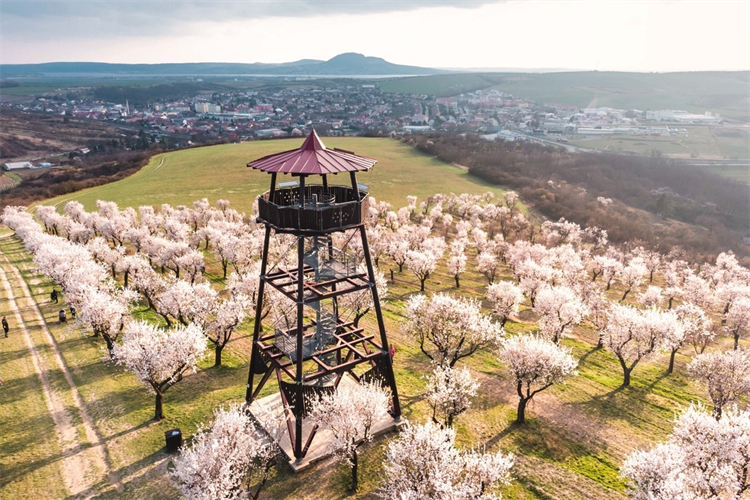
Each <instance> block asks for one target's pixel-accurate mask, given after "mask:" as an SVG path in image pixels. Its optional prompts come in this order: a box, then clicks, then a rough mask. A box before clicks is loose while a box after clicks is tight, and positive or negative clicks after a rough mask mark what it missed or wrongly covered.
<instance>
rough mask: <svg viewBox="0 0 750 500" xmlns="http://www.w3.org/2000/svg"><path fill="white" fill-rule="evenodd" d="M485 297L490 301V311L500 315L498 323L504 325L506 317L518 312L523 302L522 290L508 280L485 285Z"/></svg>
mask: <svg viewBox="0 0 750 500" xmlns="http://www.w3.org/2000/svg"><path fill="white" fill-rule="evenodd" d="M487 299H489V301H490V302H492V312H493V313H495V314H496V315H497V316H498V317H500V325H501V326H505V322H506V321H508V318H510V317H511V316H513V315H515V314H518V308H519V306H520V305H521V302H523V292H522V291H521V288H520V287H519V286H517V285H515V284H514V283H511V282H510V281H501V282H499V283H492V284H491V285H490V286H488V287H487Z"/></svg>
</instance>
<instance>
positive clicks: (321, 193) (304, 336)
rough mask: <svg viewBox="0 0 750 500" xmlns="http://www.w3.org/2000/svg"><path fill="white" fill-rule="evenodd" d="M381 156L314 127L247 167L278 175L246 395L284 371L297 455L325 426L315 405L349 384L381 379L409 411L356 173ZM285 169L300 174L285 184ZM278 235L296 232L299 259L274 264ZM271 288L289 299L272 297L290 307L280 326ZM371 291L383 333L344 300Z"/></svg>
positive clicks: (269, 200) (261, 207) (265, 198)
mask: <svg viewBox="0 0 750 500" xmlns="http://www.w3.org/2000/svg"><path fill="white" fill-rule="evenodd" d="M375 163H376V160H373V159H370V158H364V157H361V156H357V155H355V154H354V153H351V152H349V151H343V150H339V149H328V148H326V147H325V146H324V145H323V143H322V142H321V140H320V138H319V137H318V135H317V134H316V133H315V131H314V130H313V131H312V132H311V133H310V135H309V136H308V137H307V139H306V140H305V142H304V144H302V146H301V147H300V148H299V149H294V150H291V151H285V152H283V153H278V154H274V155H270V156H266V157H264V158H260V159H259V160H255V161H252V162H250V163H248V164H247V166H248V167H252V168H254V169H257V170H261V171H263V172H268V173H270V174H271V188H270V190H269V191H267V192H265V193H263V194H262V195H260V196H259V197H258V222H259V223H262V224H265V226H266V231H265V239H264V242H263V254H262V262H261V270H260V284H259V289H258V294H257V297H258V300H257V306H256V312H255V330H254V331H253V349H252V354H251V359H250V369H249V374H248V381H247V394H246V398H245V399H246V402H247V405H248V407H250V406H251V405H252V403H253V402H254V401H255V400H256V399H257V398H258V395H259V394H260V392H261V390H262V389H263V387H264V386H265V384H266V383H267V382H268V380H269V379H270V378H271V376H273V375H275V376H276V381H277V383H278V386H279V395H280V398H281V401H280V403H281V405H282V407H283V409H284V410H283V411H284V412H285V416H286V421H287V428H288V432H289V439H290V440H289V444H290V448H291V451H292V452H293V455H294V458H295V460H296V461H297V462H300V461H301V460H302V459H303V458H304V457H305V456H306V455H307V453H308V451H309V450H310V446H311V444H312V443H313V441H314V439H315V436H316V433H317V430H318V429H317V428H315V427H314V426H311V425H309V424H307V425H303V424H304V421H305V418H306V415H307V412H308V411H309V409H310V403H311V402H312V401H313V400H314V398H316V397H317V396H318V395H319V394H321V393H323V392H327V391H334V390H335V389H336V387H338V385H339V384H340V383H342V382H345V383H358V382H362V381H372V380H378V381H380V382H381V383H382V385H383V386H384V387H388V388H389V389H390V391H391V396H392V406H391V416H392V417H393V419H394V421H395V420H397V419H398V418H399V417H400V415H401V407H400V405H399V400H398V392H397V390H396V381H395V378H394V375H393V366H392V364H391V357H390V354H389V345H388V338H387V337H386V332H385V325H384V323H383V314H382V312H381V309H380V302H379V299H378V290H377V288H376V286H375V270H374V269H373V265H372V259H371V258H370V251H369V247H368V244H367V234H366V231H365V221H366V217H367V213H368V210H367V201H368V195H367V192H366V187H364V186H362V185H360V184H358V183H357V172H364V171H368V170H369V169H371V168H372V167H373V165H375ZM278 174H289V175H290V176H292V177H293V178H296V180H292V181H291V182H283V183H277V178H278ZM338 174H343V176H344V177H345V182H344V183H343V184H344V185H338V184H336V185H334V184H331V183H329V181H330V180H331V176H332V175H338ZM347 174H348V175H347ZM345 231H348V232H349V233H350V234H351V233H353V235H352V237H354V238H361V243H362V245H361V248H362V250H363V254H364V263H365V266H366V272H363V269H364V268H362V267H361V266H358V265H357V264H358V263H357V262H356V259H355V258H352V257H350V256H348V255H347V254H346V252H343V251H341V250H340V249H337V248H335V247H334V244H333V239H332V235H333V233H337V232H345ZM272 233H273V234H274V235H276V234H288V235H292V236H293V237H295V238H296V264H292V265H285V264H284V263H283V262H279V263H278V265H274V264H273V263H269V242H270V240H271V237H272ZM285 260H286V261H287V262H289V261H292V262H294V260H293V259H285ZM265 287H273V288H274V289H275V290H276V291H277V292H279V294H277V296H279V297H281V298H279V299H278V301H277V302H284V303H282V304H278V303H275V304H273V305H274V307H275V308H277V310H281V311H284V313H283V314H277V315H275V316H276V318H275V319H274V321H273V323H274V324H273V331H269V330H270V328H267V329H266V330H264V329H263V328H262V325H261V322H262V314H263V310H264V304H263V300H264V292H265ZM363 290H368V291H369V293H372V298H373V303H374V307H373V309H374V312H375V316H376V318H377V329H378V331H377V332H368V331H366V329H365V328H361V327H358V326H355V325H354V323H353V322H352V321H348V320H347V319H346V318H344V317H343V316H344V315H343V314H340V311H339V300H338V298H339V297H341V296H342V295H344V294H348V293H358V292H359V293H361V292H362V291H363ZM269 326H270V325H269ZM360 365H363V366H360ZM355 368H358V369H357V371H356V372H355ZM256 376H257V380H256ZM283 447H284V446H282V448H283ZM290 458H291V457H290Z"/></svg>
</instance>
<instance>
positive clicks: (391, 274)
mask: <svg viewBox="0 0 750 500" xmlns="http://www.w3.org/2000/svg"><path fill="white" fill-rule="evenodd" d="M391 283H393V269H391Z"/></svg>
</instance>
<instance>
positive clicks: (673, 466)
mask: <svg viewBox="0 0 750 500" xmlns="http://www.w3.org/2000/svg"><path fill="white" fill-rule="evenodd" d="M622 475H623V476H624V477H625V478H627V479H629V480H630V481H631V482H632V485H633V491H632V497H633V498H634V499H635V500H683V499H684V500H697V499H716V500H719V499H722V500H723V499H732V500H739V499H740V498H745V497H746V494H747V492H748V491H750V482H748V477H750V412H749V411H747V410H745V411H739V410H737V409H732V410H730V411H728V412H727V413H726V414H725V415H724V416H723V417H722V418H721V420H716V419H714V418H712V417H711V415H709V414H708V413H706V411H705V410H704V409H703V408H702V407H701V406H695V405H693V406H690V407H689V408H688V409H687V410H685V411H684V412H683V413H682V414H681V415H680V416H679V418H678V419H677V422H676V423H675V428H674V431H673V433H672V435H671V436H670V437H669V439H668V440H667V441H666V442H665V443H662V444H659V445H657V446H656V447H654V448H652V449H650V450H640V451H636V452H634V453H632V454H631V455H630V456H629V457H628V458H627V459H626V460H625V463H624V464H623V466H622Z"/></svg>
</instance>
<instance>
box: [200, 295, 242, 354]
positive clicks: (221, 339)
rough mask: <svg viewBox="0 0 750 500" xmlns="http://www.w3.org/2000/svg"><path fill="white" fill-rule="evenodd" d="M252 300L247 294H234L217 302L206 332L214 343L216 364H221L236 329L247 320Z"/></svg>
mask: <svg viewBox="0 0 750 500" xmlns="http://www.w3.org/2000/svg"><path fill="white" fill-rule="evenodd" d="M250 305H251V302H250V299H249V298H248V296H247V295H244V294H241V293H240V294H234V295H231V296H230V297H227V298H226V299H224V300H222V301H221V302H219V303H218V304H215V311H214V314H213V315H212V317H211V319H210V320H208V321H207V323H206V329H205V331H204V333H205V334H206V337H207V338H208V340H210V341H211V343H212V344H213V345H214V366H221V353H222V352H223V350H224V347H226V345H227V343H229V340H230V339H231V338H232V334H233V333H234V331H235V329H237V327H238V326H240V325H241V324H242V322H243V321H245V318H246V317H247V311H248V309H249V308H250Z"/></svg>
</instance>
